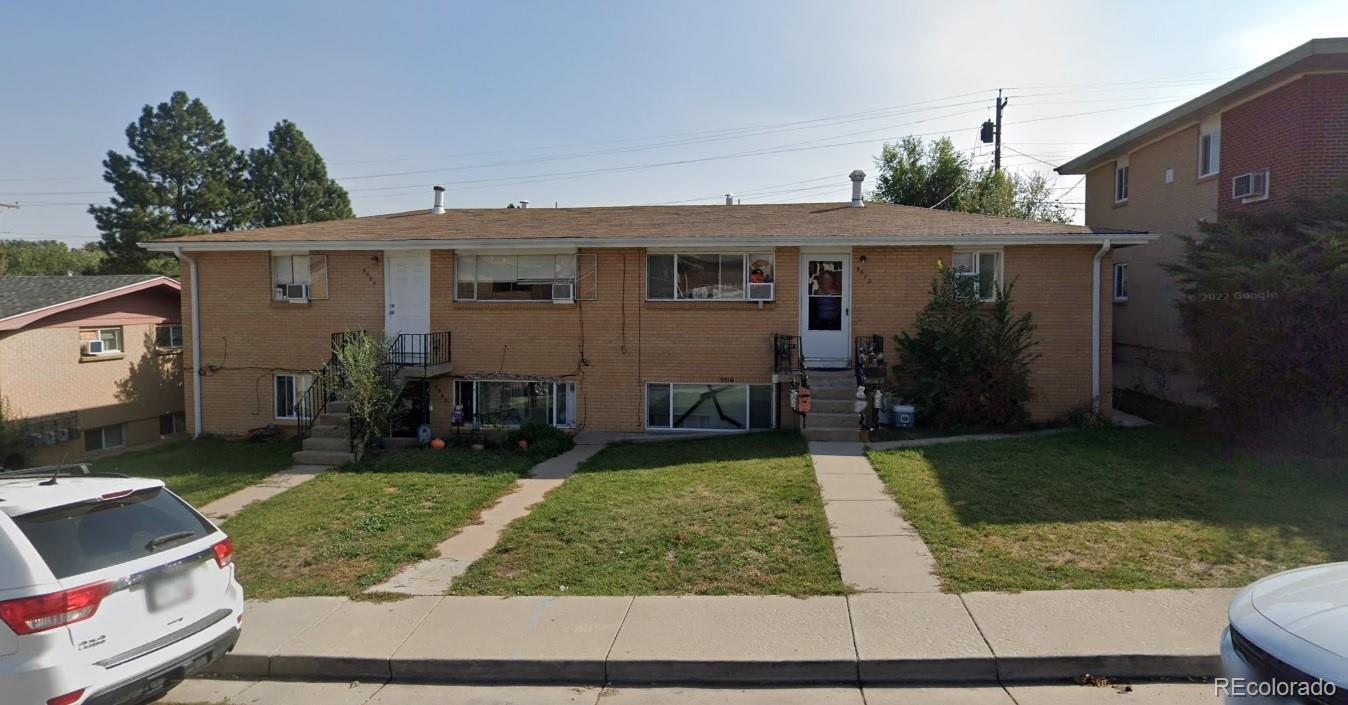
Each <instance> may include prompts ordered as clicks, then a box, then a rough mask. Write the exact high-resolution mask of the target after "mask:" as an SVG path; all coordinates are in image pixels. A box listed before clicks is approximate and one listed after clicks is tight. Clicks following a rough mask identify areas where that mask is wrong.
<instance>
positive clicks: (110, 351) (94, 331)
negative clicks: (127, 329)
mask: <svg viewBox="0 0 1348 705" xmlns="http://www.w3.org/2000/svg"><path fill="white" fill-rule="evenodd" d="M80 354H81V355H84V356H96V355H121V354H122V327H121V326H115V327H109V328H83V329H81V330H80Z"/></svg>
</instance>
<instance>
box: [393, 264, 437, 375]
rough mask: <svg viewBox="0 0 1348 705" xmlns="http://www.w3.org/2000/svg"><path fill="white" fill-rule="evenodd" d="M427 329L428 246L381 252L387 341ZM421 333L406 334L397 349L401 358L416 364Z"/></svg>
mask: <svg viewBox="0 0 1348 705" xmlns="http://www.w3.org/2000/svg"><path fill="white" fill-rule="evenodd" d="M430 331H431V253H430V251H429V250H407V251H385V252H384V335H385V336H387V337H388V339H389V342H390V343H392V342H393V341H395V340H397V338H398V335H399V334H401V333H429V332H430ZM425 340H426V339H425V337H424V336H422V337H414V338H406V339H404V341H403V345H402V346H401V348H400V349H398V350H397V351H396V352H398V353H399V354H400V355H401V356H402V357H403V358H406V359H404V360H403V362H406V363H408V364H417V363H418V362H419V360H417V359H415V358H416V357H417V356H418V355H421V356H424V355H425V353H426V351H425V350H424V349H422V348H423V347H424V345H425Z"/></svg>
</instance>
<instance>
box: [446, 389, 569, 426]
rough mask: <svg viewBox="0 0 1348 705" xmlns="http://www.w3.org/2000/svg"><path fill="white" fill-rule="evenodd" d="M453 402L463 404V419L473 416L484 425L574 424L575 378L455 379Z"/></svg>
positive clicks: (466, 419) (469, 420)
mask: <svg viewBox="0 0 1348 705" xmlns="http://www.w3.org/2000/svg"><path fill="white" fill-rule="evenodd" d="M454 403H455V404H461V405H463V418H464V422H465V423H470V422H471V421H472V420H473V419H474V418H476V419H477V421H478V423H479V424H481V425H483V426H505V427H516V426H524V425H526V424H531V423H534V424H547V425H549V426H558V427H562V428H571V427H573V426H575V425H576V384H575V383H574V382H544V381H531V380H475V379H463V380H456V381H455V382H454Z"/></svg>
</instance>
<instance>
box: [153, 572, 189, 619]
mask: <svg viewBox="0 0 1348 705" xmlns="http://www.w3.org/2000/svg"><path fill="white" fill-rule="evenodd" d="M145 598H146V600H147V602H148V603H149V607H150V611H151V612H158V611H160V610H165V609H168V608H170V607H173V606H174V605H180V604H182V603H184V602H187V601H188V600H190V599H192V580H191V576H190V575H188V574H187V573H180V574H178V575H170V576H167V577H163V578H158V579H156V580H151V581H150V582H148V583H146V584H145Z"/></svg>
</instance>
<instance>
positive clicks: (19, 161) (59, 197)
mask: <svg viewBox="0 0 1348 705" xmlns="http://www.w3.org/2000/svg"><path fill="white" fill-rule="evenodd" d="M0 26H3V27H5V35H6V36H5V40H4V41H3V42H2V43H0V66H3V67H5V69H6V70H5V71H4V72H3V73H2V74H0V76H3V78H2V79H0V81H2V84H0V87H2V90H0V202H7V203H13V202H18V203H19V204H20V205H21V208H19V209H18V210H8V209H0V238H28V239H40V238H46V237H53V236H54V237H55V239H61V240H66V241H68V242H71V243H72V244H81V243H84V242H88V241H90V240H91V239H94V238H95V236H96V231H95V229H94V226H93V221H92V219H91V218H90V217H89V216H88V215H87V214H86V213H85V209H84V206H83V205H82V204H87V203H89V202H104V201H105V200H106V198H107V195H106V192H107V186H106V184H105V183H104V182H103V181H102V178H101V174H102V168H101V165H100V163H101V160H102V158H103V156H104V154H105V153H106V151H107V150H109V149H116V150H119V151H124V150H125V148H126V144H125V138H124V135H123V131H124V130H125V128H126V125H127V123H129V122H131V121H132V120H133V119H134V118H135V117H136V116H137V115H138V114H139V111H140V108H141V106H143V105H145V104H146V103H159V102H161V101H164V100H166V99H167V98H168V96H169V95H170V94H171V93H172V92H173V91H174V90H179V89H181V90H186V91H187V92H188V93H189V94H191V95H192V96H194V97H199V98H201V99H202V100H204V101H205V102H206V104H207V106H208V107H209V108H210V109H211V111H212V112H213V113H214V114H215V116H216V117H218V118H221V119H223V120H224V121H225V125H226V127H227V129H228V132H229V136H230V139H231V140H232V141H233V142H234V143H235V144H236V145H238V146H241V147H255V146H259V145H261V144H262V143H263V142H264V141H265V139H266V133H267V131H268V130H269V129H270V128H271V126H272V125H273V124H274V123H275V122H276V121H278V120H281V119H283V118H285V119H289V120H292V121H294V122H296V123H298V124H299V126H300V128H301V129H303V130H304V132H305V133H306V134H307V135H308V136H309V138H310V139H311V140H312V141H313V142H314V143H315V144H316V145H317V146H318V148H319V150H320V152H321V153H322V154H323V156H324V158H325V159H326V160H327V162H328V166H329V171H330V173H332V174H333V175H334V176H336V177H339V180H340V181H341V182H342V184H343V185H344V186H345V187H346V188H347V189H348V190H350V192H351V196H352V202H353V205H354V206H355V209H356V212H357V213H358V214H360V215H369V214H375V213H384V212H393V211H400V210H410V209H415V208H424V207H429V205H430V201H431V191H430V187H431V185H433V184H436V183H443V184H445V185H446V186H447V188H448V194H447V196H448V199H447V200H448V203H449V204H450V205H451V206H464V207H478V206H486V207H500V206H504V205H505V204H507V203H509V202H512V201H518V200H520V199H528V200H529V201H531V203H532V204H533V207H542V206H548V207H550V206H552V205H553V203H559V204H561V205H563V206H578V205H617V204H643V203H663V202H671V201H686V202H697V203H712V202H716V201H719V200H720V196H719V195H718V194H722V193H725V192H726V191H732V192H735V193H737V194H741V195H742V196H743V198H744V202H746V203H749V202H772V201H830V200H843V199H845V198H846V197H847V193H848V189H849V183H848V181H847V178H846V175H847V173H848V172H850V171H851V170H852V169H855V168H862V169H864V170H866V171H867V172H873V171H874V169H873V167H872V159H873V157H874V155H875V154H876V153H877V152H878V151H879V146H880V143H881V142H882V141H883V140H885V139H893V138H896V137H898V136H901V135H904V134H909V133H920V134H949V135H950V136H951V137H952V138H953V139H954V140H955V142H956V145H957V146H958V147H960V148H964V149H967V150H968V151H969V153H970V154H971V155H973V156H974V157H975V159H977V160H978V161H979V162H980V163H981V162H983V161H986V160H988V159H989V158H990V151H989V150H988V149H987V148H984V147H981V146H980V145H979V144H978V143H977V126H978V124H979V123H980V122H982V121H983V120H984V119H985V118H986V117H988V116H989V114H990V113H991V105H992V96H993V95H994V93H995V89H996V88H998V87H1006V88H1007V89H1008V91H1007V93H1008V95H1009V96H1010V97H1011V103H1010V105H1009V107H1008V108H1007V110H1006V144H1007V145H1008V147H1009V148H1011V149H1015V150H1018V151H1020V152H1023V153H1025V154H1027V155H1030V156H1021V155H1020V154H1016V153H1015V152H1012V151H1007V152H1006V153H1005V155H1004V162H1005V163H1006V164H1007V165H1008V167H1009V168H1012V169H1017V170H1033V169H1038V170H1048V168H1049V167H1048V166H1046V165H1045V163H1048V164H1059V163H1061V162H1063V161H1065V160H1066V159H1067V158H1070V157H1071V156H1075V155H1076V154H1078V153H1080V152H1082V151H1085V150H1086V149H1088V148H1090V147H1091V146H1094V145H1095V144H1098V143H1099V142H1102V141H1104V140H1106V139H1108V138H1110V137H1112V136H1113V135H1115V134H1117V133H1119V132H1121V131H1123V130H1125V129H1127V128H1129V127H1132V126H1133V125H1136V124H1137V123H1139V122H1142V121H1143V120H1145V119H1147V118H1149V117H1152V116H1154V115H1156V114H1158V113H1160V112H1163V111H1164V110H1165V109H1167V108H1168V107H1171V106H1173V105H1177V104H1178V103H1180V102H1182V101H1183V100H1184V99H1187V98H1189V97H1192V96H1194V95H1197V94H1199V93H1201V92H1202V91H1204V90H1207V89H1208V88H1211V87H1212V86H1215V85H1217V84H1219V83H1221V82H1223V81H1225V80H1228V79H1230V78H1232V77H1234V76H1236V75H1238V74H1239V73H1241V72H1243V71H1245V70H1247V69H1249V68H1252V67H1253V66H1256V65H1258V64H1260V63H1263V62H1264V61H1267V60H1268V59H1270V58H1272V57H1273V56H1275V55H1277V54H1279V53H1281V52H1283V51H1286V50H1288V49H1291V48H1293V47H1294V46H1296V45H1298V44H1301V43H1302V42H1304V41H1306V40H1307V39H1310V38H1311V37H1317V36H1320V37H1324V36H1343V35H1348V12H1344V10H1343V5H1342V2H1341V1H1338V0H1329V1H1326V2H1297V3H1292V2H1283V3H1268V2H1233V1H1232V0H1224V1H1221V2H1185V3H1173V2H1130V3H1120V2H1085V1H1078V2H1062V3H1050V2H1016V3H1010V2H1007V3H990V2H989V3H983V2H967V3H966V2H941V3H936V2H930V3H908V2H883V3H880V2H875V3H870V2H849V3H837V2H794V1H779V2H679V3H672V2H671V3H654V2H642V3H637V2H609V3H599V2H565V3H564V2H509V3H505V2H500V3H497V2H493V3H483V2H478V3H456V2H445V1H441V2H427V3H412V2H406V3H400V2H386V3H383V2H381V3H368V2H362V3H356V2H350V3H343V2H332V1H328V2H322V3H319V2H273V3H265V2H229V3H203V2H175V3H170V2H138V3H65V2H29V3H25V4H24V5H23V6H19V4H18V3H15V2H10V3H7V4H5V5H4V6H3V7H0ZM1081 113H1088V114H1081ZM746 153H747V154H746ZM670 162H683V163H677V164H670ZM1076 182H1077V179H1075V178H1066V177H1063V178H1061V179H1060V180H1059V182H1058V186H1059V188H1061V189H1062V193H1063V200H1064V202H1066V203H1068V204H1069V207H1071V208H1078V209H1079V208H1080V206H1078V205H1075V203H1076V202H1079V201H1080V200H1081V191H1080V189H1079V188H1077V189H1071V188H1070V187H1072V186H1073V185H1074V184H1075V183H1076ZM868 183H869V182H868ZM1078 219H1080V214H1078Z"/></svg>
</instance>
